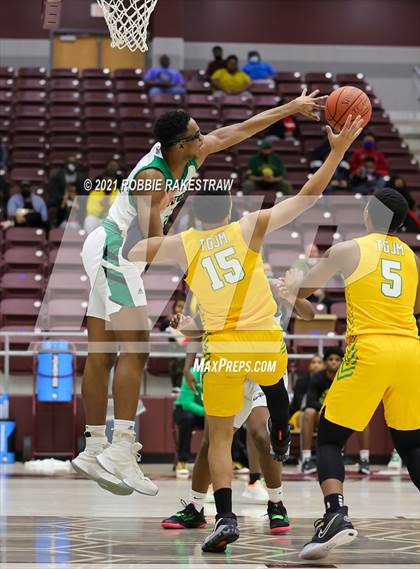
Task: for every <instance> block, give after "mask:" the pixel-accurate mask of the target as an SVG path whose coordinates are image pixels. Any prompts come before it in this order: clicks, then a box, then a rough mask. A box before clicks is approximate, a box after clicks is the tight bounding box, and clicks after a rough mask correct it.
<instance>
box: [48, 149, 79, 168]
mask: <svg viewBox="0 0 420 569" xmlns="http://www.w3.org/2000/svg"><path fill="white" fill-rule="evenodd" d="M82 148H83V147H82ZM69 154H71V155H72V156H75V158H76V160H77V161H78V162H79V163H82V162H83V161H84V154H83V153H82V152H79V151H78V148H73V149H72V150H70V149H67V150H51V152H50V156H49V163H50V168H58V167H60V166H62V165H63V164H64V162H65V161H66V159H67V158H68V156H69Z"/></svg>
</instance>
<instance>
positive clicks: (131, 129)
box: [120, 109, 153, 136]
mask: <svg viewBox="0 0 420 569" xmlns="http://www.w3.org/2000/svg"><path fill="white" fill-rule="evenodd" d="M121 111H122V109H120V117H121ZM152 126H153V124H152V122H151V121H150V119H149V120H147V119H146V118H141V117H139V116H137V117H131V118H130V117H127V118H126V119H125V120H121V121H120V132H121V133H122V134H123V135H133V136H137V135H139V134H147V135H151V132H152Z"/></svg>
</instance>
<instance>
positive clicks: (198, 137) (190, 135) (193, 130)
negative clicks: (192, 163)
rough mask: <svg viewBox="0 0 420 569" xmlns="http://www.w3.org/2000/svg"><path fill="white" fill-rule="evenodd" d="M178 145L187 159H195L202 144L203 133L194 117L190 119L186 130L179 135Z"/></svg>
mask: <svg viewBox="0 0 420 569" xmlns="http://www.w3.org/2000/svg"><path fill="white" fill-rule="evenodd" d="M179 138H180V142H179V143H178V147H179V148H180V149H181V150H183V151H184V152H185V155H186V158H187V159H188V160H196V159H197V158H198V156H199V154H200V150H201V147H202V146H203V138H204V137H203V135H202V134H201V132H200V128H199V126H198V124H197V123H196V122H195V120H194V119H190V121H189V123H188V127H187V130H186V131H185V132H184V134H182V135H180V137H179Z"/></svg>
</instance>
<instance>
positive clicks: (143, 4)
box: [97, 0, 157, 51]
mask: <svg viewBox="0 0 420 569" xmlns="http://www.w3.org/2000/svg"><path fill="white" fill-rule="evenodd" d="M97 2H98V4H99V6H100V7H101V8H102V10H103V13H104V18H105V21H106V23H107V25H108V28H109V33H110V34H111V46H112V47H118V48H119V49H123V48H124V47H128V49H129V50H131V51H136V49H139V50H140V51H147V49H148V48H147V43H146V38H147V26H148V25H149V19H150V15H151V13H152V12H153V10H154V9H155V6H156V4H157V0H97Z"/></svg>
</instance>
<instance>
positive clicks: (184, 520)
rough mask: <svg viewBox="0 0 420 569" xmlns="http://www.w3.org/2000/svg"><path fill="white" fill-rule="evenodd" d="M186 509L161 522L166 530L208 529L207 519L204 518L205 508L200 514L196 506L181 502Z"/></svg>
mask: <svg viewBox="0 0 420 569" xmlns="http://www.w3.org/2000/svg"><path fill="white" fill-rule="evenodd" d="M181 503H182V505H183V506H185V507H184V509H183V510H180V511H179V512H177V513H176V514H174V515H173V516H171V517H170V518H166V520H163V521H162V522H161V524H160V525H161V526H162V527H163V528H164V529H202V528H205V527H206V524H207V522H206V518H205V517H204V508H201V511H200V512H199V511H198V510H197V509H196V507H195V506H194V504H187V503H186V502H184V500H181Z"/></svg>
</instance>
